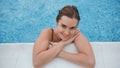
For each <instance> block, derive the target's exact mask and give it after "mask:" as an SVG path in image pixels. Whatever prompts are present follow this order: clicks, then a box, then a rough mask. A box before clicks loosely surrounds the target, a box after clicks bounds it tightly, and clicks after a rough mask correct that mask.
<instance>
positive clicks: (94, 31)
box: [0, 0, 120, 43]
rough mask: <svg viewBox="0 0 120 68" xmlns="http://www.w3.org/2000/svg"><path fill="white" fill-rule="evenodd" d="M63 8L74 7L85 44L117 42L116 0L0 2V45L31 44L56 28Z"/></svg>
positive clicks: (119, 10)
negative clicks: (46, 29)
mask: <svg viewBox="0 0 120 68" xmlns="http://www.w3.org/2000/svg"><path fill="white" fill-rule="evenodd" d="M64 5H75V6H77V7H78V10H79V12H80V16H81V21H80V24H79V26H78V28H79V29H80V31H81V32H82V33H83V34H84V35H85V36H86V38H87V39H88V40H89V41H91V42H108V41H109V42H119V41H120V0H69V1H67V0H0V43H16V42H34V41H35V40H36V39H37V37H38V36H39V34H40V32H41V31H42V29H45V28H54V27H56V16H57V14H58V11H59V10H60V9H61V8H62V7H63V6H64Z"/></svg>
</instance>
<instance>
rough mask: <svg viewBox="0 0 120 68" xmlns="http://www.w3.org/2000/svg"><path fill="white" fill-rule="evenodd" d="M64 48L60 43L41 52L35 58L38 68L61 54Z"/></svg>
mask: <svg viewBox="0 0 120 68" xmlns="http://www.w3.org/2000/svg"><path fill="white" fill-rule="evenodd" d="M63 47H64V45H63V44H61V43H59V44H57V45H56V46H54V47H52V48H50V49H48V50H46V51H43V52H40V53H39V54H38V55H36V58H35V62H36V66H39V67H41V66H43V65H45V64H46V63H48V62H49V61H51V60H52V59H54V58H55V57H56V56H57V55H58V54H59V53H60V51H61V50H62V49H63Z"/></svg>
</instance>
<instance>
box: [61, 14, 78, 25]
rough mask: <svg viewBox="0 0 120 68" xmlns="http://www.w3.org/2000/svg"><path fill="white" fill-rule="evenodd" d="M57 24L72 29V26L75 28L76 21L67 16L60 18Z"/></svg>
mask: <svg viewBox="0 0 120 68" xmlns="http://www.w3.org/2000/svg"><path fill="white" fill-rule="evenodd" d="M59 23H61V24H64V25H66V26H68V27H73V26H77V24H78V20H77V19H75V18H69V17H67V16H62V17H61V19H60V20H59Z"/></svg>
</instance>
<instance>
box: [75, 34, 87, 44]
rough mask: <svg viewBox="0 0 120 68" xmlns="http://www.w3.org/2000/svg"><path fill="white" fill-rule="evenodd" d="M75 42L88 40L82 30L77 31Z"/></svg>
mask: <svg viewBox="0 0 120 68" xmlns="http://www.w3.org/2000/svg"><path fill="white" fill-rule="evenodd" d="M75 42H88V40H87V38H86V37H85V36H84V34H83V33H82V32H79V36H78V37H77V38H76V39H75Z"/></svg>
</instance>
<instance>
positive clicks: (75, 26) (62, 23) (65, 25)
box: [62, 23, 76, 28]
mask: <svg viewBox="0 0 120 68" xmlns="http://www.w3.org/2000/svg"><path fill="white" fill-rule="evenodd" d="M62 25H65V24H63V23H62ZM65 26H66V25H65ZM70 28H76V26H72V27H70Z"/></svg>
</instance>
